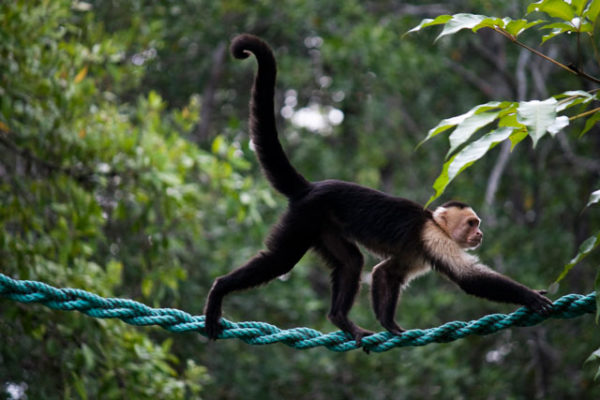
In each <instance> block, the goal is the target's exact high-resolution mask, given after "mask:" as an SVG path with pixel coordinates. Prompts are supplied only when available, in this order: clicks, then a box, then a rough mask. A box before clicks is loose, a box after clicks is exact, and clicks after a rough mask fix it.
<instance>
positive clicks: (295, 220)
mask: <svg viewBox="0 0 600 400" xmlns="http://www.w3.org/2000/svg"><path fill="white" fill-rule="evenodd" d="M231 52H232V54H233V56H234V57H236V58H238V59H244V58H247V57H248V56H249V54H250V53H252V54H254V55H255V57H256V59H257V61H258V71H257V73H256V77H255V80H254V86H253V89H252V95H251V103H250V136H251V139H252V142H253V143H254V146H255V149H256V154H257V156H258V159H259V162H260V165H261V167H262V170H263V172H264V174H265V176H266V177H267V179H268V180H269V182H270V183H271V184H272V185H273V187H274V188H275V189H277V190H278V191H279V192H281V193H282V194H284V195H285V196H286V197H287V198H288V200H289V206H288V209H287V211H286V212H285V213H284V215H283V216H282V217H281V219H280V221H279V222H278V224H276V225H275V227H274V228H273V229H272V231H271V233H270V235H269V237H268V238H267V240H266V249H265V250H263V251H261V252H259V253H258V254H257V255H256V256H255V257H253V258H252V259H251V260H249V261H248V262H247V263H246V264H245V265H243V266H241V267H240V268H238V269H236V270H234V271H232V272H231V273H229V274H227V275H225V276H222V277H220V278H218V279H217V280H216V281H215V282H214V284H213V286H212V288H211V291H210V293H209V295H208V299H207V303H206V307H205V315H206V333H207V335H208V336H209V337H210V338H213V339H214V338H216V337H217V336H218V334H219V332H220V331H221V327H220V326H219V322H218V321H219V318H220V316H221V306H222V301H223V298H224V296H225V295H227V294H228V293H230V292H232V291H239V290H243V289H247V288H251V287H254V286H258V285H260V284H263V283H266V282H268V281H270V280H272V279H274V278H276V277H278V276H281V275H283V274H285V273H287V272H288V271H290V270H291V269H292V268H293V267H294V265H296V263H297V262H298V261H299V260H300V258H301V257H302V256H303V255H304V253H306V251H308V250H309V249H311V248H312V249H313V250H315V251H316V252H317V253H318V254H319V255H320V256H321V257H322V258H323V259H324V260H325V261H326V262H327V264H328V265H329V266H330V267H331V269H332V273H331V284H332V298H331V310H330V313H329V318H330V320H331V321H332V322H333V323H334V324H335V325H337V326H338V327H339V328H340V329H342V330H343V331H345V332H348V333H350V334H352V335H353V337H355V339H356V340H357V342H360V340H361V338H362V337H363V336H365V335H368V334H370V333H371V332H369V331H367V330H365V329H362V328H360V327H359V326H357V325H356V324H354V323H353V322H352V321H351V320H350V319H349V318H348V312H349V311H350V308H351V307H352V304H353V302H354V299H355V297H356V294H357V292H358V289H359V282H360V273H361V269H362V266H363V256H362V254H361V252H360V251H359V249H358V247H357V245H356V243H360V244H361V245H363V246H365V247H366V248H367V249H369V250H370V251H372V252H373V253H375V254H378V255H380V256H382V257H384V258H387V260H386V261H384V262H382V263H381V264H380V265H379V266H378V267H377V268H376V269H375V270H376V271H375V272H374V273H373V285H372V287H373V288H372V300H373V307H374V309H375V314H376V316H377V318H378V320H379V321H380V322H381V323H382V325H383V326H384V327H385V328H387V329H388V330H390V331H391V332H394V333H399V332H401V331H402V328H400V327H399V326H398V325H397V324H396V322H395V321H394V313H395V309H396V303H397V301H398V296H399V292H400V288H401V286H402V285H404V284H405V283H407V282H408V280H409V279H410V276H411V274H418V273H420V272H415V271H412V270H411V268H412V267H413V264H415V262H416V261H419V262H421V263H422V264H423V263H427V264H428V265H431V266H432V267H433V268H434V269H436V270H438V271H440V272H442V273H444V274H445V275H446V276H448V277H449V278H450V279H451V280H453V281H454V282H456V283H457V284H458V285H459V286H460V287H461V288H462V289H464V290H465V291H467V292H469V293H471V294H475V295H478V296H481V297H486V298H489V299H492V300H497V301H504V302H513V303H520V304H525V305H529V306H531V307H533V308H536V309H539V310H543V309H544V305H545V304H546V303H547V299H546V300H541V299H540V298H539V297H536V295H537V296H540V295H539V294H538V293H536V292H534V291H532V290H530V289H528V288H527V287H525V286H523V285H521V284H519V283H517V282H514V281H512V280H510V279H509V278H507V277H504V276H502V275H500V274H497V273H493V272H489V273H487V272H481V271H475V272H472V273H471V272H469V273H465V271H462V270H458V269H457V268H458V267H457V266H454V265H450V264H449V263H448V262H447V261H444V258H443V257H442V256H441V255H439V254H435V253H433V252H432V251H431V250H428V249H426V248H425V247H424V244H423V232H424V230H425V229H426V227H425V225H426V224H428V223H429V224H430V225H432V226H433V225H434V224H432V221H434V219H433V214H432V212H431V211H429V210H427V209H425V208H423V207H422V206H421V205H419V204H417V203H415V202H412V201H410V200H406V199H403V198H399V197H395V196H391V195H388V194H385V193H382V192H380V191H377V190H373V189H369V188H366V187H363V186H360V185H357V184H354V183H348V182H342V181H337V180H326V181H321V182H309V181H308V180H306V179H305V178H304V177H303V176H302V175H301V174H300V173H298V171H296V169H295V168H294V167H293V166H292V165H291V164H290V162H289V160H288V158H287V156H286V155H285V153H284V151H283V149H282V147H281V144H280V142H279V140H278V138H277V129H276V126H275V115H274V89H275V77H276V63H275V58H274V56H273V53H272V51H271V49H270V48H269V46H268V45H267V44H266V43H265V42H263V41H262V40H261V39H259V38H257V37H255V36H252V35H248V34H244V35H240V36H237V37H236V38H235V39H234V40H233V43H232V45H231ZM444 207H449V208H451V207H455V208H459V209H463V208H468V206H467V205H466V204H464V203H460V202H455V201H454V202H448V203H446V204H444ZM434 229H438V228H434ZM447 240H450V239H447ZM461 268H462V267H461ZM464 268H469V267H464ZM542 297H543V296H542ZM544 299H545V298H544Z"/></svg>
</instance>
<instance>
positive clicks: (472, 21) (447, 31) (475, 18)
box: [435, 14, 488, 41]
mask: <svg viewBox="0 0 600 400" xmlns="http://www.w3.org/2000/svg"><path fill="white" fill-rule="evenodd" d="M487 18H488V17H486V16H484V15H477V14H454V15H453V16H452V19H450V21H448V22H447V23H446V26H444V29H443V30H442V33H440V34H439V35H438V37H437V38H436V39H435V40H436V41H437V40H439V39H441V38H442V37H444V36H447V35H452V34H454V33H456V32H458V31H460V30H462V29H473V28H474V27H476V26H477V25H478V24H480V23H481V22H483V21H484V20H485V19H487Z"/></svg>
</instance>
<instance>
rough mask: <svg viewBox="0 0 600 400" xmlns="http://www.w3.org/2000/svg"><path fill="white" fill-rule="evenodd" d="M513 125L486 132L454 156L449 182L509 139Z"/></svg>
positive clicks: (449, 167) (449, 168) (450, 167)
mask: <svg viewBox="0 0 600 400" xmlns="http://www.w3.org/2000/svg"><path fill="white" fill-rule="evenodd" d="M513 129H514V128H512V127H504V128H500V129H497V130H495V131H492V132H489V133H486V134H485V135H484V136H482V137H481V138H480V139H478V140H476V141H474V142H473V143H470V144H469V145H467V146H465V148H464V149H462V150H461V151H460V152H459V153H457V154H456V157H453V159H452V162H451V163H450V165H449V166H448V183H450V181H452V180H453V179H454V178H456V177H457V176H458V175H459V174H460V173H461V172H462V171H464V170H465V169H467V168H468V167H469V166H471V165H472V164H473V163H474V162H475V161H477V160H479V159H480V158H481V157H483V156H484V155H485V153H487V152H488V151H489V150H490V149H492V148H494V146H496V145H497V144H498V143H501V142H503V141H504V140H506V139H508V137H509V136H510V135H511V134H512V132H513Z"/></svg>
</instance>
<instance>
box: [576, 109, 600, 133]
mask: <svg viewBox="0 0 600 400" xmlns="http://www.w3.org/2000/svg"><path fill="white" fill-rule="evenodd" d="M599 120H600V111H596V112H595V113H593V114H592V116H591V117H589V118H588V119H587V121H585V126H584V127H583V130H582V131H581V133H580V134H579V137H582V136H583V135H585V134H586V133H587V132H588V131H589V130H590V129H592V128H593V127H594V126H595V125H596V123H597V122H598V121H599Z"/></svg>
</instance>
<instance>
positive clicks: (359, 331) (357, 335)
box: [351, 326, 375, 353]
mask: <svg viewBox="0 0 600 400" xmlns="http://www.w3.org/2000/svg"><path fill="white" fill-rule="evenodd" d="M374 333H375V332H373V331H369V330H367V329H363V328H360V327H358V326H357V327H356V328H355V329H354V330H353V332H351V335H352V336H353V337H354V341H355V342H356V345H357V346H359V347H362V339H363V338H364V337H365V336H371V335H373V334H374ZM365 351H366V352H367V353H368V350H366V349H365Z"/></svg>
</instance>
